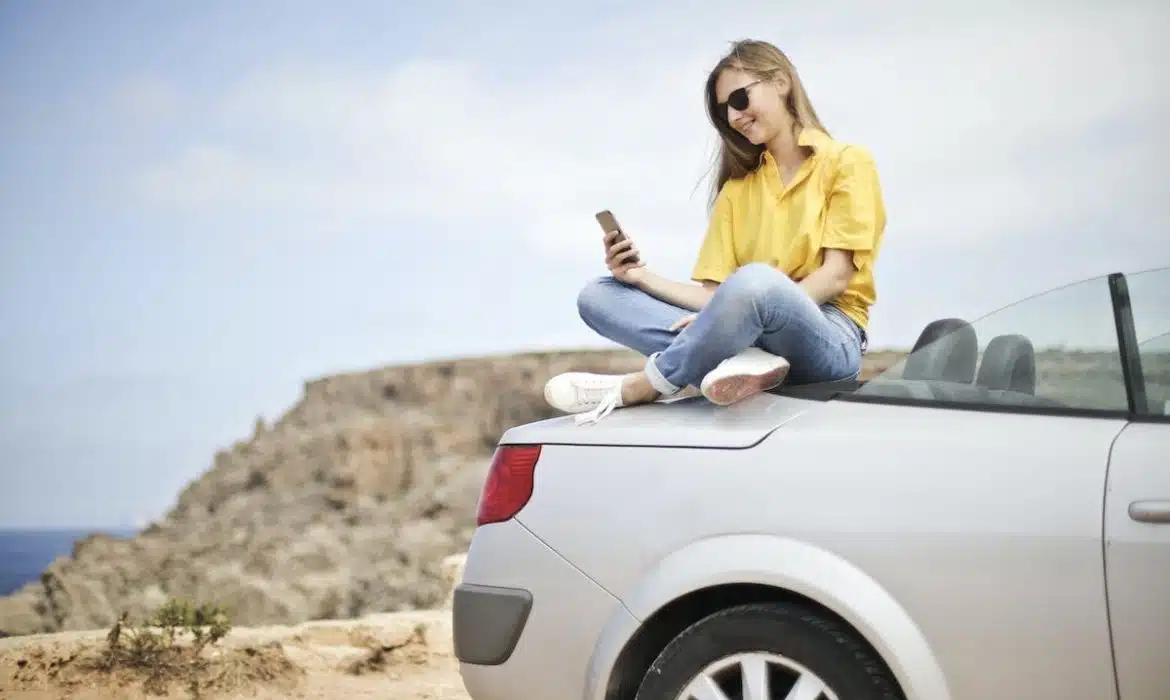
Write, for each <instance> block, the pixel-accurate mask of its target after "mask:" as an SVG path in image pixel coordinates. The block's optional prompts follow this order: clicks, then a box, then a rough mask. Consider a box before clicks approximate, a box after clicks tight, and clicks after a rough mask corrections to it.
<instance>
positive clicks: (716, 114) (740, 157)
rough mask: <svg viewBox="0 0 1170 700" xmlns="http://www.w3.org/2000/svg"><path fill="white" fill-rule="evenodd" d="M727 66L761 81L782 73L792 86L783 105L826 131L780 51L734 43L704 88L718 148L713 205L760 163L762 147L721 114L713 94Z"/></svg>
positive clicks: (798, 119) (801, 123) (803, 122)
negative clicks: (725, 188) (726, 186)
mask: <svg viewBox="0 0 1170 700" xmlns="http://www.w3.org/2000/svg"><path fill="white" fill-rule="evenodd" d="M727 69H735V70H740V71H743V72H744V73H747V74H749V75H752V76H755V77H756V78H758V79H762V80H775V79H776V78H779V77H781V76H783V77H785V78H787V79H788V83H789V85H790V86H791V87H790V89H789V91H788V99H787V100H786V101H785V106H786V107H787V108H788V113H789V114H790V115H792V119H793V121H794V122H795V123H796V125H797V126H798V127H800V128H813V129H817V130H819V131H823V132H825V133H826V134H828V133H829V132H828V130H827V129H825V127H824V125H822V124H821V120H820V118H819V117H817V111H816V110H815V109H813V106H812V102H811V101H810V100H809V98H808V92H807V91H805V89H804V84H803V83H801V82H800V76H798V75H797V74H796V68H795V67H794V66H793V65H792V62H791V61H789V60H788V57H787V56H785V55H784V52H783V51H781V50H780V49H778V48H776V47H775V46H773V45H772V44H769V43H768V42H766V41H756V40H752V39H744V40H742V41H737V42H735V43H734V44H732V46H731V50H730V51H729V52H728V53H727V55H725V56H724V57H723V58H721V59H719V62H718V63H716V64H715V67H714V68H712V69H711V74H710V75H708V76H707V85H706V89H705V92H706V101H707V116H708V117H709V118H710V119H711V124H712V125H713V126H714V127H715V131H716V132H718V134H719V136H720V144H719V151H718V154H717V155H716V157H715V163H714V166H715V167H716V174H715V180H714V183H713V186H712V188H711V203H712V204H714V202H715V199H716V198H717V197H718V196H719V191H720V190H722V189H723V185H724V184H726V183H727V181H728V180H730V179H732V178H741V177H743V176H745V175H747V174H748V173H750V172H751V171H753V170H755V169H756V168H757V167H758V166H759V164H760V156H761V155H763V153H764V148H765V146H764V145H763V144H760V145H758V146H757V145H755V144H753V143H752V142H751V141H748V140H747V139H746V138H744V136H743V135H742V134H740V133H739V132H738V131H736V130H735V129H733V128H732V127H731V125H730V124H729V123H727V120H726V119H724V118H723V116H722V115H721V114H720V110H719V106H718V101H717V98H716V96H715V83H716V81H718V80H719V75H720V74H721V73H722V72H723V71H725V70H727Z"/></svg>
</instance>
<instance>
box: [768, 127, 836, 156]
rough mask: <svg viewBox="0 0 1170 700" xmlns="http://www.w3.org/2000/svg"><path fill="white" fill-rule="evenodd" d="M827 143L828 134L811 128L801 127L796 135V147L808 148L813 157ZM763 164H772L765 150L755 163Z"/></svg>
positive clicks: (769, 154)
mask: <svg viewBox="0 0 1170 700" xmlns="http://www.w3.org/2000/svg"><path fill="white" fill-rule="evenodd" d="M828 141H829V135H828V134H826V133H825V132H823V131H821V130H820V129H815V128H813V127H811V126H806V127H802V128H801V130H800V133H799V134H797V135H796V145H798V146H808V147H809V148H811V149H813V154H814V155H815V154H816V153H818V152H819V151H820V150H821V149H822V148H824V147H825V144H827V143H828ZM764 163H768V164H772V163H773V158H772V154H771V153H769V152H768V149H767V148H765V149H764V150H763V151H762V152H761V153H760V159H759V162H758V163H757V165H763V164H764Z"/></svg>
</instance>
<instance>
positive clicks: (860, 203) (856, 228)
mask: <svg viewBox="0 0 1170 700" xmlns="http://www.w3.org/2000/svg"><path fill="white" fill-rule="evenodd" d="M885 225H886V216H885V207H884V205H883V203H882V192H881V185H880V184H879V181H878V174H877V167H876V166H875V164H874V161H873V156H871V155H870V153H869V151H867V150H866V149H864V148H862V147H859V146H850V147H848V148H847V149H845V151H844V152H843V153H842V154H841V159H840V161H839V162H838V164H837V176H836V178H835V181H834V183H833V189H832V191H831V192H830V193H829V197H828V203H827V215H826V221H825V235H824V239H823V240H822V242H821V245H822V246H823V247H824V259H823V260H822V262H821V266H820V267H818V268H817V269H816V270H814V271H813V272H812V273H810V274H809V275H807V276H806V277H805V278H804V279H802V280H800V282H799V284H800V286H801V288H802V289H804V290H805V291H806V292H808V295H809V296H810V297H812V299H813V301H815V302H816V303H817V305H821V304H824V303H825V302H828V301H832V300H833V299H835V298H837V296H839V295H840V294H841V293H842V292H844V291H845V290H846V289H848V288H849V283H850V281H852V279H853V275H855V274H856V273H857V271H858V270H859V269H861V268H862V267H863V266H866V265H872V264H873V257H874V251H875V250H876V248H877V245H878V243H879V242H880V240H881V237H882V233H883V231H884V229H885Z"/></svg>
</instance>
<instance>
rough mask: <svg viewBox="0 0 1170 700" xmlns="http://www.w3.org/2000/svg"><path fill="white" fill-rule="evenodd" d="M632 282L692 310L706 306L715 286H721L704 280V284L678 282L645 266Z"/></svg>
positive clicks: (659, 296)
mask: <svg viewBox="0 0 1170 700" xmlns="http://www.w3.org/2000/svg"><path fill="white" fill-rule="evenodd" d="M632 282H633V284H634V286H636V287H637V288H638V289H641V290H642V291H643V292H646V293H647V294H649V295H650V296H652V297H656V298H658V299H661V300H662V301H665V302H666V303H668V304H674V305H675V306H681V307H682V308H684V309H690V310H691V311H698V310H699V309H702V308H703V307H704V306H706V305H707V302H708V301H710V300H711V296H712V295H713V294H714V293H715V288H716V287H718V286H719V285H718V284H717V283H715V282H703V283H702V285H698V284H687V283H685V282H676V281H674V280H671V279H667V278H665V277H663V276H661V275H659V274H658V273H656V272H652V271H650V270H648V269H646V268H644V267H643V268H639V269H638V270H637V274H636V275H635V276H634V279H633V280H632Z"/></svg>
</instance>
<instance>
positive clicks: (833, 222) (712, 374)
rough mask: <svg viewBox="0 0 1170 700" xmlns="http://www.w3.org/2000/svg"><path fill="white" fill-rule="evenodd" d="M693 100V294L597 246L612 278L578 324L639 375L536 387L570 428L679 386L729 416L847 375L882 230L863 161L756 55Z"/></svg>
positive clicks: (763, 47)
mask: <svg viewBox="0 0 1170 700" xmlns="http://www.w3.org/2000/svg"><path fill="white" fill-rule="evenodd" d="M706 102H707V111H708V116H709V117H710V119H711V122H712V124H714V126H715V129H716V131H717V132H718V133H719V136H720V138H721V144H720V153H719V157H718V175H717V177H716V181H715V185H714V187H713V195H714V196H713V202H712V215H711V220H710V224H709V226H708V230H707V234H706V238H705V240H704V241H703V244H702V246H701V248H700V250H699V255H698V261H697V262H696V263H695V267H694V270H693V272H692V280H693V281H694V282H696V283H697V284H687V283H681V282H675V281H672V280H668V279H664V278H662V277H660V276H659V275H657V274H655V273H654V272H652V271H651V270H650V269H648V268H647V267H646V266H645V263H644V262H643V261H641V260H640V259H639V258H640V256H639V253H638V250H637V248H636V246H634V244H633V241H632V240H630V239H628V238H627V239H626V240H625V241H623V242H620V243H616V244H615V243H614V240H615V236H614V235H613V232H607V233H605V234H604V237H603V243H604V246H605V248H606V265H607V266H608V267H609V270H610V272H611V276H607V277H604V278H602V279H599V280H596V281H594V282H592V283H590V284H589V285H587V286H586V287H585V288H584V289H583V290H582V291H581V293H580V296H579V297H578V308H579V311H580V314H581V318H582V319H583V320H584V321H585V323H586V324H587V325H588V326H589V327H590V328H592V329H594V330H595V331H597V332H598V333H600V334H601V335H602V336H604V337H606V338H609V339H610V340H613V341H615V342H617V343H619V344H621V345H624V346H626V347H629V348H631V349H633V350H636V351H638V352H640V353H642V354H643V355H646V356H647V361H646V365H645V368H644V369H643V370H642V371H640V372H635V373H633V374H627V375H604V374H590V373H583V372H569V373H566V374H561V375H558V376H556V377H554V378H552V379H551V380H549V382H548V384H546V385H545V390H544V393H545V398H546V400H547V401H548V402H549V403H550V404H551V405H552V406H553V407H555V408H557V409H559V410H562V411H565V412H567V413H577V414H583V415H579V416H578V417H577V420H578V422H582V423H583V422H595V421H597V420H599V419H600V418H602V417H603V416H605V415H606V414H608V413H609V412H610V411H611V410H613V409H614V408H617V407H621V406H630V405H635V404H640V403H646V402H650V401H655V400H657V399H659V398H661V397H669V396H673V395H675V394H677V393H678V392H679V391H681V390H682V389H684V388H686V387H688V386H695V385H698V386H699V387H700V390H701V391H702V393H703V395H704V396H706V397H707V398H708V399H709V400H710V401H712V402H714V403H716V404H720V405H729V404H731V403H734V402H736V401H739V400H741V399H743V398H745V397H747V396H750V395H752V394H755V393H757V392H760V391H764V390H767V389H770V388H772V387H774V386H777V385H778V384H780V383H781V382H782V381H784V380H785V379H786V378H787V379H789V380H790V381H791V382H794V383H795V382H799V383H807V382H823V381H832V380H837V379H846V378H855V377H856V376H857V375H858V374H859V372H860V369H861V356H862V354H863V353H864V351H865V345H866V333H865V329H866V327H867V325H868V322H869V307H870V306H871V305H872V304H873V303H874V301H875V300H876V293H875V289H874V262H875V260H876V258H877V253H878V248H879V247H880V245H881V241H882V234H883V232H884V229H885V223H886V216H885V207H884V205H883V202H882V195H881V188H880V186H879V183H878V176H877V170H876V168H875V166H874V162H873V159H872V158H871V156H870V154H869V153H868V151H867V150H866V149H864V148H862V147H860V146H856V145H848V144H844V143H842V142H839V141H837V140H835V139H833V138H832V137H830V136H829V134H828V132H827V130H826V129H825V128H824V126H822V125H821V123H820V120H819V119H818V118H817V114H816V111H815V110H814V109H813V106H812V104H811V103H810V102H809V99H808V96H807V94H806V93H805V90H804V87H803V85H802V84H801V82H800V78H799V77H798V76H797V74H796V70H795V69H794V68H793V66H792V64H791V63H790V62H789V61H788V58H787V57H786V56H785V55H784V54H783V53H782V52H781V51H780V50H779V49H777V48H776V47H775V46H772V45H771V44H768V43H765V42H761V41H741V42H738V43H736V44H735V45H734V46H733V48H732V50H731V51H730V52H729V53H728V54H727V55H726V56H725V57H723V58H722V59H721V60H720V61H719V63H718V64H717V65H716V66H715V68H714V69H713V70H712V71H711V73H710V75H709V76H708V78H707V85H706Z"/></svg>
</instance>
